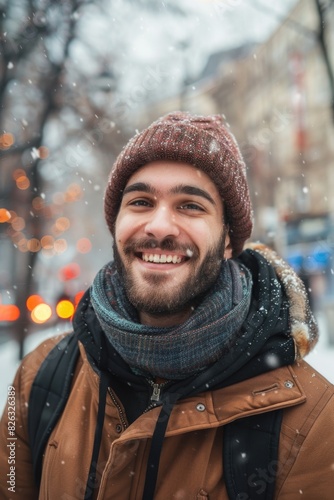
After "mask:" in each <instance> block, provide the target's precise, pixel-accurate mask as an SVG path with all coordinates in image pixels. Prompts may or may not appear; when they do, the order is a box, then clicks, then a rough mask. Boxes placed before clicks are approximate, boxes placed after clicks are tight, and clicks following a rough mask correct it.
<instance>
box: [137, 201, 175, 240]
mask: <svg viewBox="0 0 334 500" xmlns="http://www.w3.org/2000/svg"><path fill="white" fill-rule="evenodd" d="M145 232H146V234H147V235H148V236H154V237H155V238H157V239H163V238H167V237H170V236H173V237H177V236H179V234H180V230H179V227H178V225H177V222H176V217H175V214H173V213H172V211H171V210H170V209H169V208H168V207H166V206H165V205H162V206H160V207H157V208H156V210H154V212H152V213H151V215H150V219H149V221H148V222H147V223H146V225H145Z"/></svg>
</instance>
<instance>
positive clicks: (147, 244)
mask: <svg viewBox="0 0 334 500" xmlns="http://www.w3.org/2000/svg"><path fill="white" fill-rule="evenodd" d="M153 248H160V249H161V250H166V251H167V250H169V251H171V252H177V253H180V254H183V255H188V256H191V257H194V258H196V257H198V256H199V251H198V248H197V247H196V246H195V245H193V244H187V245H185V244H182V243H178V242H177V241H175V240H174V239H172V238H164V239H163V240H161V241H159V240H157V239H155V238H141V239H139V240H129V241H128V242H127V243H126V244H125V245H124V248H123V251H124V254H125V255H130V254H132V253H134V252H138V251H140V250H152V249H153Z"/></svg>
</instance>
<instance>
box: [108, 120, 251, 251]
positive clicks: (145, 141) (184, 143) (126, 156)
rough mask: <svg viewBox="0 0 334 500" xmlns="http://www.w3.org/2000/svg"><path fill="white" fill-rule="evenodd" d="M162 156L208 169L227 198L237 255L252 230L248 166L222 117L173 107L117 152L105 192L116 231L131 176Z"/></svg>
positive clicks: (109, 218)
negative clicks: (178, 109)
mask: <svg viewBox="0 0 334 500" xmlns="http://www.w3.org/2000/svg"><path fill="white" fill-rule="evenodd" d="M156 160H170V161H178V162H184V163H188V164H191V165H194V166H195V167H197V168H199V169H200V170H202V171H203V172H205V173H206V174H207V175H208V176H209V177H210V178H211V180H212V181H213V183H214V184H215V185H216V187H217V189H218V191H219V193H220V196H221V198H222V201H223V205H224V209H225V213H226V217H227V221H228V224H229V235H230V239H231V245H232V250H233V256H234V257H237V256H238V255H239V254H240V253H241V252H242V249H243V245H244V243H245V241H246V239H247V238H249V236H250V234H251V231H252V226H253V223H252V208H251V201H250V196H249V189H248V184H247V180H246V166H245V163H244V161H243V158H242V156H241V153H240V150H239V148H238V145H237V143H236V140H235V138H234V137H233V135H232V134H231V132H230V131H229V130H228V128H227V126H226V125H224V122H223V119H222V116H220V115H212V116H194V115H191V114H189V113H183V112H180V111H179V112H173V113H169V114H168V115H166V116H164V117H162V118H159V119H158V120H157V121H155V122H154V123H152V125H150V126H149V127H148V128H147V129H145V130H143V131H142V132H141V133H139V134H137V135H135V136H134V137H133V138H132V139H131V140H130V141H129V142H128V144H127V145H126V146H125V148H124V149H123V150H122V152H121V153H120V155H119V156H118V157H117V159H116V161H115V163H114V165H113V168H112V170H111V174H110V177H109V181H108V185H107V189H106V192H105V200H104V208H105V217H106V221H107V224H108V227H109V229H110V231H111V233H112V234H113V235H114V231H115V221H116V217H117V214H118V210H119V207H120V204H121V201H122V195H123V190H124V188H125V186H126V184H127V182H128V180H129V178H130V177H131V175H132V174H133V173H134V172H135V171H136V170H138V169H139V168H140V167H142V166H144V165H146V164H147V163H150V162H152V161H156Z"/></svg>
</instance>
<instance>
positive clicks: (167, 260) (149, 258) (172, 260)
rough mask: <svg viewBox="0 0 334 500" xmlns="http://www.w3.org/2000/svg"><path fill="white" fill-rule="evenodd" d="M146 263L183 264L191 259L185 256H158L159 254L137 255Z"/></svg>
mask: <svg viewBox="0 0 334 500" xmlns="http://www.w3.org/2000/svg"><path fill="white" fill-rule="evenodd" d="M136 255H137V257H139V258H140V259H141V260H143V261H144V262H153V263H154V264H181V262H185V261H186V260H188V259H189V257H186V256H185V255H171V254H167V253H166V254H158V253H146V252H142V253H137V254H136Z"/></svg>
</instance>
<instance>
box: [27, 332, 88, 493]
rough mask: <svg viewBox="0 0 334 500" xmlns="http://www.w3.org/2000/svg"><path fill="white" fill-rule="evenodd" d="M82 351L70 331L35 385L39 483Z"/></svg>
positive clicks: (31, 423)
mask: <svg viewBox="0 0 334 500" xmlns="http://www.w3.org/2000/svg"><path fill="white" fill-rule="evenodd" d="M78 355H79V346H78V341H77V338H76V336H75V335H74V333H71V334H69V335H66V336H65V337H64V338H63V339H62V340H61V341H60V342H59V343H58V344H57V345H56V346H55V347H54V348H53V349H52V350H51V351H50V352H49V354H48V355H47V357H46V358H45V359H44V361H43V363H42V364H41V366H40V368H39V370H38V372H37V375H36V377H35V379H34V382H33V384H32V387H31V392H30V396H29V410H28V432H29V443H30V449H31V454H32V461H33V467H34V477H35V481H36V483H37V484H39V483H40V479H41V474H42V460H43V454H44V449H45V446H46V443H47V441H48V438H49V436H50V434H51V432H52V429H53V428H54V426H55V424H56V422H57V420H58V418H59V417H60V415H61V413H62V411H63V409H64V407H65V405H66V402H67V398H68V396H69V393H70V389H71V382H72V377H73V373H74V371H75V366H76V363H77V359H78Z"/></svg>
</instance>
